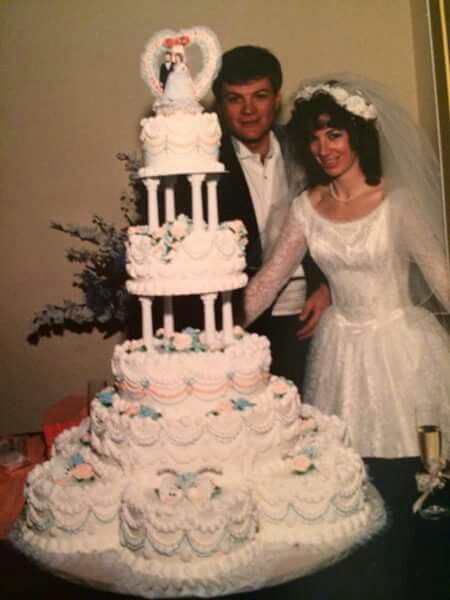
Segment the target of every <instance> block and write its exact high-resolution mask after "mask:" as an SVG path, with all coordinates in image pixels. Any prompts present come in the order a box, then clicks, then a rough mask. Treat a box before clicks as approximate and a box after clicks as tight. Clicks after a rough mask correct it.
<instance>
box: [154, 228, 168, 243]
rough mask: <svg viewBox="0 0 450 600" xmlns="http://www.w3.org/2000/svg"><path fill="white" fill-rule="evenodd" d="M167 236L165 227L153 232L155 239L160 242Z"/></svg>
mask: <svg viewBox="0 0 450 600" xmlns="http://www.w3.org/2000/svg"><path fill="white" fill-rule="evenodd" d="M164 234H165V230H164V227H157V228H156V229H154V230H153V231H152V232H151V235H152V237H153V238H155V239H157V240H160V239H161V238H162V237H163V236H164Z"/></svg>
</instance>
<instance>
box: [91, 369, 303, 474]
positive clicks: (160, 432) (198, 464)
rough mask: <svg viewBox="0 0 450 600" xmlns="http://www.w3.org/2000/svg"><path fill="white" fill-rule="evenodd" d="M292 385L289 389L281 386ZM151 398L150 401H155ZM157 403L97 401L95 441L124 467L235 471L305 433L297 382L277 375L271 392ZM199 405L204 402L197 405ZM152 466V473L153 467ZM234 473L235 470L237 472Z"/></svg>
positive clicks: (246, 469)
mask: <svg viewBox="0 0 450 600" xmlns="http://www.w3.org/2000/svg"><path fill="white" fill-rule="evenodd" d="M281 384H284V386H285V390H286V391H285V392H284V393H283V395H282V396H277V395H276V394H275V391H276V390H277V389H278V388H279V387H280V386H281ZM147 402H148V401H147ZM187 404H188V406H184V405H183V404H175V405H173V404H172V405H170V404H168V405H165V406H163V407H162V408H160V407H158V408H157V409H156V408H155V407H157V403H155V404H154V406H153V407H149V406H148V404H140V403H138V402H127V401H124V400H121V399H120V398H119V396H118V395H117V394H116V395H115V396H113V403H112V405H107V406H104V405H103V404H102V403H101V402H99V401H98V400H94V401H93V402H92V404H91V429H92V442H91V443H92V447H93V448H94V450H95V452H96V453H97V454H99V455H100V456H103V457H107V458H111V459H113V460H114V461H116V462H117V463H118V464H120V465H121V466H122V467H123V468H125V469H129V468H131V467H132V466H137V465H139V466H144V465H147V466H153V467H154V468H156V469H158V468H160V467H161V466H163V465H164V466H167V467H170V466H172V467H173V466H174V465H175V466H176V467H180V468H182V469H184V470H186V469H194V470H195V469H201V468H202V467H203V466H204V465H205V464H209V465H212V466H214V468H220V467H221V466H222V465H226V464H231V465H232V471H231V476H233V477H234V474H235V471H236V469H237V467H236V465H238V464H239V469H238V470H237V472H239V473H241V474H249V473H251V472H252V471H253V469H254V468H255V467H257V466H264V465H267V464H269V463H270V462H271V461H272V460H273V459H275V458H276V457H278V456H280V454H282V453H284V452H287V451H289V450H291V449H292V448H293V447H294V446H295V444H296V443H297V441H298V438H299V435H300V434H301V431H302V421H301V420H300V419H299V416H298V414H299V404H300V401H299V397H298V393H297V390H296V388H295V386H293V385H292V384H287V383H286V382H284V381H282V380H280V379H279V378H276V377H273V378H272V380H271V383H270V385H269V386H268V388H267V389H264V390H263V391H261V392H259V393H256V394H252V395H251V396H250V398H248V399H246V398H242V397H238V396H236V394H234V397H233V395H230V396H229V397H228V396H225V397H224V399H222V400H221V401H216V402H211V401H208V402H207V401H197V402H193V401H190V402H188V403H187ZM196 404H197V406H196ZM149 472H151V471H149ZM229 475H230V474H228V476H229Z"/></svg>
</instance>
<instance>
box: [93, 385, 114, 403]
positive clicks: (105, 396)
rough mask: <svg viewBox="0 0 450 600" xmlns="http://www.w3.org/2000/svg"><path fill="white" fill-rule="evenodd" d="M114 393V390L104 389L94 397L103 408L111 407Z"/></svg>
mask: <svg viewBox="0 0 450 600" xmlns="http://www.w3.org/2000/svg"><path fill="white" fill-rule="evenodd" d="M114 393H115V392H114V390H112V389H110V388H106V389H104V390H102V391H101V392H98V394H95V397H96V398H97V400H99V401H100V402H101V404H103V406H112V403H113V396H114Z"/></svg>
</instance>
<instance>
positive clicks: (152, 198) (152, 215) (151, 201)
mask: <svg viewBox="0 0 450 600" xmlns="http://www.w3.org/2000/svg"><path fill="white" fill-rule="evenodd" d="M144 184H145V187H146V188H147V223H148V228H149V230H150V231H151V230H153V229H156V228H157V227H159V214H158V186H159V179H157V178H156V177H146V178H145V179H144Z"/></svg>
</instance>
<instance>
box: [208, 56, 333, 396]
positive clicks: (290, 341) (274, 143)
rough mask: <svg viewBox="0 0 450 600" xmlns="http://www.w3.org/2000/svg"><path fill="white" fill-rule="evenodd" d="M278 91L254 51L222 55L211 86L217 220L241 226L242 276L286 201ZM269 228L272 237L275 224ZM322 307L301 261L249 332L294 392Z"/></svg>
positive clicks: (272, 67)
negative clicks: (217, 146)
mask: <svg viewBox="0 0 450 600" xmlns="http://www.w3.org/2000/svg"><path fill="white" fill-rule="evenodd" d="M281 84H282V71H281V66H280V63H279V61H278V59H277V58H276V57H275V56H274V55H273V54H272V53H271V52H270V51H269V50H267V49H265V48H260V47H255V46H239V47H237V48H233V49H232V50H229V51H228V52H225V54H224V55H223V57H222V66H221V69H220V71H219V73H218V75H217V77H216V79H215V81H214V83H213V93H214V96H215V98H216V102H217V106H218V110H219V114H220V116H221V120H222V125H223V128H224V135H223V138H222V145H221V152H220V158H219V160H220V161H221V162H223V163H224V164H225V168H226V170H227V171H228V173H226V174H224V175H223V176H222V177H221V179H220V181H219V186H218V192H219V216H220V220H221V221H224V220H232V219H241V220H242V221H243V222H244V224H245V226H246V228H247V231H248V238H249V243H248V246H247V249H246V259H247V268H248V275H249V276H250V277H251V276H252V275H253V274H255V273H256V271H258V269H259V268H260V267H261V265H262V262H263V252H264V246H265V245H267V244H268V241H267V235H266V233H267V230H268V229H269V226H268V225H269V222H270V221H271V217H270V215H273V214H275V215H276V214H277V210H276V209H277V207H278V206H279V205H280V204H281V205H284V206H287V205H288V202H289V201H290V200H292V197H291V196H292V194H291V193H290V191H289V190H290V187H289V183H290V182H288V180H287V175H286V166H285V162H284V156H283V151H284V135H283V133H284V132H283V129H282V128H280V127H276V126H275V119H276V115H277V111H278V108H279V106H280V102H281V96H280V89H281ZM298 191H300V190H298ZM275 225H276V227H275V232H276V233H278V232H279V230H280V227H281V225H282V223H281V221H279V222H275ZM329 304H330V294H329V289H328V286H327V284H326V281H325V278H324V276H323V274H322V273H321V271H320V269H319V268H318V267H317V265H316V264H315V263H314V261H313V260H312V259H311V257H310V256H309V255H308V254H307V255H306V257H305V258H304V260H303V262H302V263H301V264H300V263H299V265H298V267H297V269H296V270H295V272H294V273H293V275H292V277H291V279H290V280H289V282H288V283H287V284H286V286H285V287H284V288H283V290H282V291H281V293H280V294H279V295H278V297H277V299H276V301H275V302H274V304H273V305H272V306H271V307H270V308H269V309H268V310H267V311H266V312H265V313H264V314H263V315H261V316H260V317H259V318H258V319H257V320H256V321H255V322H254V323H253V324H252V326H251V327H250V331H253V332H256V333H258V334H260V335H265V336H267V337H268V338H269V340H270V343H271V349H272V359H273V363H272V368H271V372H272V373H273V374H276V375H282V376H284V377H287V378H288V379H290V380H292V381H294V383H295V384H296V385H297V387H299V388H300V389H301V387H302V384H303V376H304V369H305V360H306V354H307V351H308V345H309V338H310V336H311V335H312V334H313V332H314V329H315V326H316V325H317V323H318V321H319V319H320V317H321V315H322V313H323V312H324V311H325V310H326V308H327V307H328V306H329Z"/></svg>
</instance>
